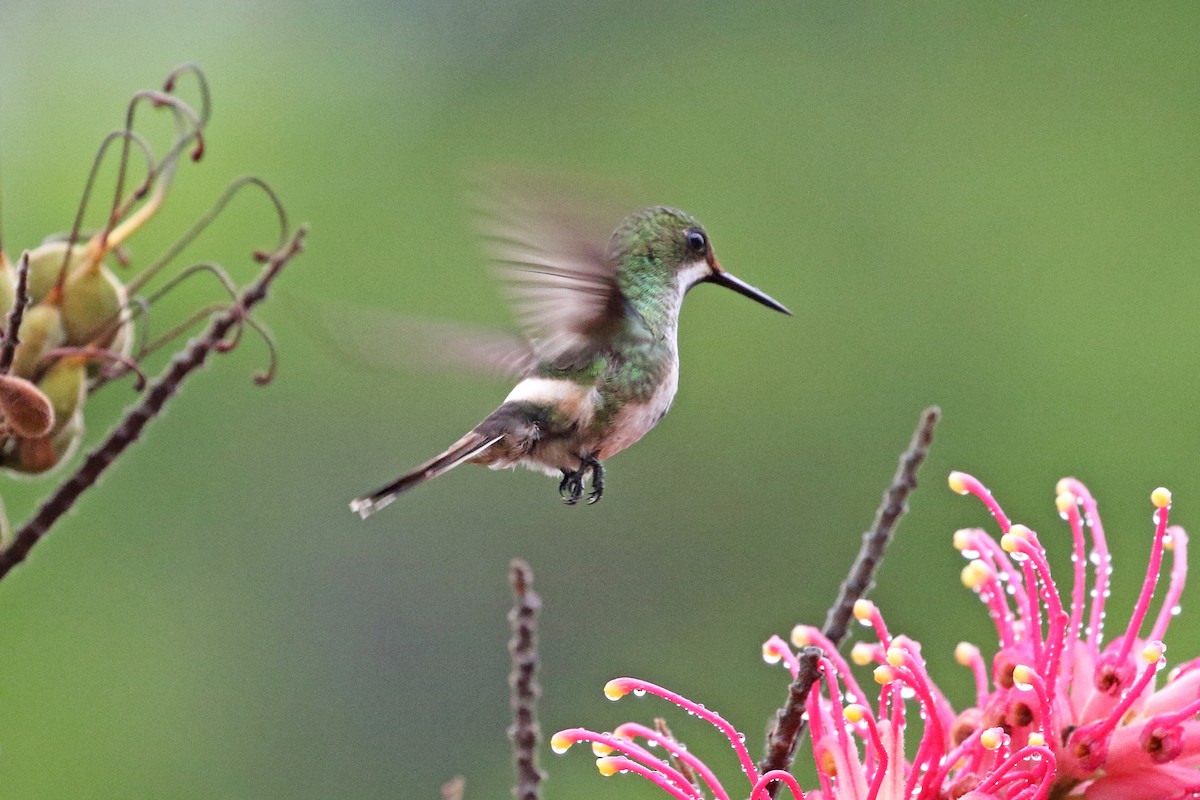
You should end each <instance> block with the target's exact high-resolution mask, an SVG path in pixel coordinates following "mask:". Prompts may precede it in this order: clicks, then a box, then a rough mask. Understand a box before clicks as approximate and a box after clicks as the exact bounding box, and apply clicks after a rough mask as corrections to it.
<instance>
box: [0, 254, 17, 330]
mask: <svg viewBox="0 0 1200 800" xmlns="http://www.w3.org/2000/svg"><path fill="white" fill-rule="evenodd" d="M16 300H17V271H16V270H15V269H14V268H13V265H12V264H10V263H9V262H8V259H7V258H4V254H3V253H2V252H0V328H3V327H4V319H3V317H4V316H6V315H7V314H8V311H9V309H11V308H12V307H13V303H15V302H16Z"/></svg>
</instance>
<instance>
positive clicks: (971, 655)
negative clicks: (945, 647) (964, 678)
mask: <svg viewBox="0 0 1200 800" xmlns="http://www.w3.org/2000/svg"><path fill="white" fill-rule="evenodd" d="M977 658H979V648H978V647H976V646H975V645H973V644H971V643H970V642H959V643H958V644H957V645H955V646H954V660H955V661H957V662H958V663H959V664H960V665H962V666H964V667H969V666H971V664H973V663H975V659H977Z"/></svg>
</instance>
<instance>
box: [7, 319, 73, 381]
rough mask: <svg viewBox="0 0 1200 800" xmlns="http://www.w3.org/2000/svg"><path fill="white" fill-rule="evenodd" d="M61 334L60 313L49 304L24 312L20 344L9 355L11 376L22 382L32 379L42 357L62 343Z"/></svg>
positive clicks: (64, 334) (19, 335)
mask: <svg viewBox="0 0 1200 800" xmlns="http://www.w3.org/2000/svg"><path fill="white" fill-rule="evenodd" d="M66 336H67V334H66V331H65V330H63V324H62V311H61V310H60V309H59V308H58V306H56V305H53V304H51V303H38V304H37V305H36V306H33V307H32V308H27V309H25V316H24V318H22V320H21V330H20V331H19V332H18V337H17V338H19V339H20V340H21V343H20V344H19V345H17V350H16V352H15V353H14V354H13V363H12V373H13V374H14V375H20V376H21V377H23V378H32V377H33V376H34V373H35V372H36V371H37V368H38V362H40V361H41V360H42V356H43V355H44V354H45V353H47V352H49V351H50V350H53V349H54V348H56V347H61V346H62V344H63V342H64V341H65V340H66Z"/></svg>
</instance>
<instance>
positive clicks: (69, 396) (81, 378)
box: [38, 356, 87, 435]
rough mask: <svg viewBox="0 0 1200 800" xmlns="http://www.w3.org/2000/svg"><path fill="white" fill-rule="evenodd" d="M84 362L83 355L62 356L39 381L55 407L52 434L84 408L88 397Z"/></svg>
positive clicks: (63, 426) (40, 387)
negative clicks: (84, 402)
mask: <svg viewBox="0 0 1200 800" xmlns="http://www.w3.org/2000/svg"><path fill="white" fill-rule="evenodd" d="M84 363H85V362H84V359H83V358H82V357H81V356H67V357H65V358H60V359H58V360H57V361H55V362H54V363H53V364H51V365H50V369H48V370H46V374H45V375H43V376H42V379H41V380H40V381H38V388H39V389H41V390H42V393H43V394H45V395H46V397H48V398H49V399H50V404H51V405H52V406H53V407H54V419H55V424H54V426H53V427H52V428H51V429H50V433H51V435H53V434H55V433H58V432H59V431H61V430H63V429H64V428H65V427H66V425H67V423H68V422H69V421H70V420H71V418H72V417H74V416H75V412H76V411H79V410H81V409H82V408H83V401H84V399H86V398H87V379H86V376H87V372H86V369H85V366H84Z"/></svg>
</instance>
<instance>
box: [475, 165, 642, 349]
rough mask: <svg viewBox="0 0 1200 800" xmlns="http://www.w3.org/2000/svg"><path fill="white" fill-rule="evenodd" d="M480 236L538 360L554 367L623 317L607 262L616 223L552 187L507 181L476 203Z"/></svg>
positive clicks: (611, 267)
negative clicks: (480, 217) (480, 214)
mask: <svg viewBox="0 0 1200 800" xmlns="http://www.w3.org/2000/svg"><path fill="white" fill-rule="evenodd" d="M481 206H482V208H483V212H484V223H483V230H484V236H485V238H486V240H487V243H488V246H489V250H490V254H491V257H492V259H493V261H494V262H495V263H496V265H497V267H498V268H499V273H500V279H501V281H502V282H503V283H504V284H505V286H506V289H507V293H508V295H509V297H510V298H511V300H512V303H513V308H514V310H515V311H516V315H517V319H518V321H519V322H520V323H521V325H522V327H523V328H524V329H525V332H526V335H527V336H528V337H529V341H530V345H531V346H532V348H533V350H534V351H535V352H536V353H537V354H538V356H539V357H540V358H541V359H542V360H544V361H549V362H557V361H559V360H560V359H561V358H562V357H564V356H570V355H571V354H578V353H579V352H581V351H588V350H592V349H594V347H595V346H596V345H599V344H603V343H604V342H606V341H608V339H609V338H610V337H611V336H612V335H613V333H614V332H615V331H616V329H617V327H618V326H619V325H620V323H621V320H622V319H623V317H624V314H625V297H624V296H623V295H622V294H621V291H620V289H619V288H618V287H617V282H616V265H615V264H614V263H612V261H611V260H610V259H609V257H608V240H609V236H610V233H611V231H612V228H613V227H615V226H616V223H617V221H618V220H615V219H608V220H604V221H603V222H601V221H600V220H599V219H598V217H599V215H598V214H597V213H596V212H595V211H589V210H587V209H585V208H584V207H583V206H582V205H581V204H580V203H579V202H578V201H577V200H573V199H572V198H570V197H569V196H568V195H566V194H564V193H562V192H560V191H556V190H554V189H551V188H544V187H539V186H535V185H533V184H531V183H529V182H523V183H519V184H517V183H514V182H512V181H509V182H507V183H504V184H502V185H497V186H496V187H495V188H493V189H489V191H487V192H486V193H485V195H484V201H483V202H482V203H481Z"/></svg>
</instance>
